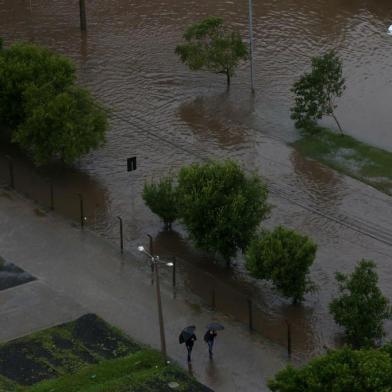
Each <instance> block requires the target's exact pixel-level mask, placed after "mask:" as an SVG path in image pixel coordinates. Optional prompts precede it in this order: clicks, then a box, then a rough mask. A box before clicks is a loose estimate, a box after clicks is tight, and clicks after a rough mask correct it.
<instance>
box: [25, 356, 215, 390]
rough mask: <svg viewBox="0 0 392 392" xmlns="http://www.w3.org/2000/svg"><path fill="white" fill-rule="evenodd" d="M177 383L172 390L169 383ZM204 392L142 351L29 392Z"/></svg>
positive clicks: (178, 372)
mask: <svg viewBox="0 0 392 392" xmlns="http://www.w3.org/2000/svg"><path fill="white" fill-rule="evenodd" d="M171 382H176V383H177V384H178V386H177V387H176V388H175V389H172V388H170V386H169V383H171ZM173 390H176V391H183V392H185V391H186V392H204V391H205V392H207V391H210V389H208V388H207V387H204V386H202V385H201V384H199V383H198V382H197V381H195V380H194V379H193V378H190V377H188V376H187V375H185V373H184V372H183V371H182V370H180V369H179V368H177V367H176V366H172V365H170V366H166V365H165V363H164V361H163V360H162V356H161V354H160V353H158V352H156V351H152V350H143V351H140V352H137V353H135V354H132V355H130V356H128V357H126V358H120V359H115V360H110V361H104V362H102V363H99V364H96V365H90V366H87V367H85V368H83V369H81V370H80V371H79V372H77V373H75V374H73V375H67V376H64V377H60V378H58V379H56V380H51V381H45V382H42V383H39V384H36V385H34V386H33V387H31V388H30V389H29V392H80V391H83V392H133V391H135V392H152V391H154V392H171V391H173Z"/></svg>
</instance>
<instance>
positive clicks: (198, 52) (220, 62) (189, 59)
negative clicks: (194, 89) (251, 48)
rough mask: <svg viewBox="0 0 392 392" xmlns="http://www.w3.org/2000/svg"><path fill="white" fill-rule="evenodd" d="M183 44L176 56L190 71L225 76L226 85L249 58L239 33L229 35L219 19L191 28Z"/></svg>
mask: <svg viewBox="0 0 392 392" xmlns="http://www.w3.org/2000/svg"><path fill="white" fill-rule="evenodd" d="M184 39H185V41H186V42H185V43H184V44H182V45H178V46H177V47H176V50H175V52H176V53H177V54H178V55H179V56H180V58H181V61H182V62H183V63H185V64H186V65H187V66H188V67H189V68H190V69H191V70H193V71H198V70H208V71H212V72H215V73H223V74H225V75H226V78H227V84H228V85H230V80H231V78H232V76H233V75H234V72H235V69H236V68H237V66H238V65H239V63H240V61H241V60H244V59H246V58H247V56H248V49H247V46H246V45H245V44H244V42H243V41H242V38H241V35H240V34H239V33H238V32H235V31H230V30H229V29H228V28H227V27H226V26H225V25H224V22H223V19H222V18H217V17H209V18H207V19H205V20H202V21H201V22H198V23H195V24H193V25H191V26H190V27H189V28H188V29H187V30H186V32H185V34H184Z"/></svg>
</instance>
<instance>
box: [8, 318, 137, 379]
mask: <svg viewBox="0 0 392 392" xmlns="http://www.w3.org/2000/svg"><path fill="white" fill-rule="evenodd" d="M139 350H140V346H139V345H137V344H136V343H134V342H133V341H131V340H130V339H128V338H127V337H126V336H124V335H123V334H122V333H121V332H120V331H119V330H117V329H115V328H113V327H111V326H110V325H108V324H107V323H105V322H104V321H103V320H101V319H100V318H98V317H97V316H96V315H93V314H87V315H85V316H82V317H80V318H79V319H77V320H76V321H73V322H70V323H66V324H63V325H60V326H58V327H54V328H50V329H48V330H45V331H41V332H38V333H36V334H33V335H31V336H29V337H26V338H21V339H17V340H14V341H11V342H8V343H5V344H3V345H0V375H2V376H4V377H6V378H7V379H10V380H12V381H14V382H16V383H18V384H20V385H32V384H35V383H37V382H39V381H42V380H47V379H51V378H54V377H59V376H61V375H64V374H67V373H73V372H75V371H77V370H78V369H80V368H82V367H83V366H85V365H87V364H92V363H97V362H100V361H102V360H104V359H112V358H117V357H122V356H126V355H129V354H131V353H134V352H136V351H139Z"/></svg>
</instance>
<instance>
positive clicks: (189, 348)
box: [186, 346, 192, 362]
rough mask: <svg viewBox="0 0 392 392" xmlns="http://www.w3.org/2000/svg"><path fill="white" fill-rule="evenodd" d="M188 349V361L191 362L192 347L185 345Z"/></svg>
mask: <svg viewBox="0 0 392 392" xmlns="http://www.w3.org/2000/svg"><path fill="white" fill-rule="evenodd" d="M186 348H187V349H188V362H191V352H192V347H189V346H187V347H186Z"/></svg>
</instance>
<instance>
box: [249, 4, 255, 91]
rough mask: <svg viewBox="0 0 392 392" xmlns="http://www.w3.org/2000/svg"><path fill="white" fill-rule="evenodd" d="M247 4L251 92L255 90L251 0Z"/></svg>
mask: <svg viewBox="0 0 392 392" xmlns="http://www.w3.org/2000/svg"><path fill="white" fill-rule="evenodd" d="M248 5H249V13H248V16H249V54H250V82H251V89H252V93H254V92H255V75H254V66H253V52H254V50H253V1H252V0H248Z"/></svg>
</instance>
